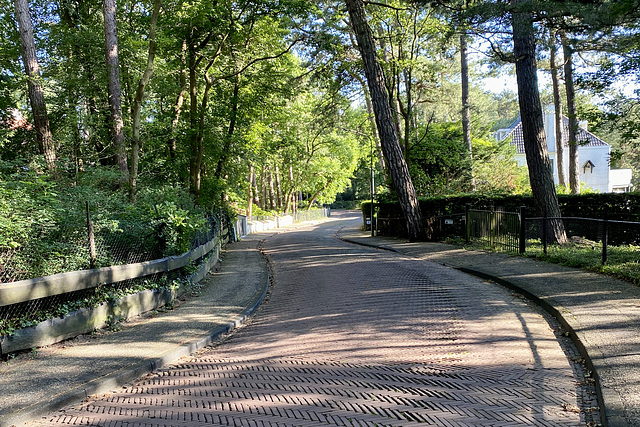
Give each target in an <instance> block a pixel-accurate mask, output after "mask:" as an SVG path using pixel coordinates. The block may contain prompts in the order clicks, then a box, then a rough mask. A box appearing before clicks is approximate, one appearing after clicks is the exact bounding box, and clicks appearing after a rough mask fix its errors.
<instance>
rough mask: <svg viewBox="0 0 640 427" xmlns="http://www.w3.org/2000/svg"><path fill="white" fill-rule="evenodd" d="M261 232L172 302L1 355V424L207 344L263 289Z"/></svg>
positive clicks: (249, 308) (231, 249)
mask: <svg viewBox="0 0 640 427" xmlns="http://www.w3.org/2000/svg"><path fill="white" fill-rule="evenodd" d="M260 239H261V238H260V237H257V236H249V237H248V238H246V239H244V240H243V241H241V242H237V243H233V244H229V245H227V247H226V249H225V251H224V252H223V262H222V263H221V266H220V270H219V271H218V272H217V273H215V274H210V275H208V276H207V278H206V279H205V280H204V281H203V282H201V291H200V293H198V294H197V295H191V296H189V297H188V298H187V300H186V301H185V302H183V303H181V304H180V305H179V306H178V307H177V308H175V309H174V310H171V311H165V312H159V313H158V314H157V315H155V316H152V317H148V316H147V317H142V318H138V319H136V320H133V321H131V322H126V323H122V329H121V330H119V331H117V332H107V333H104V332H99V333H97V334H95V335H86V336H81V337H78V338H77V339H73V340H69V341H65V342H62V343H59V344H56V345H52V346H49V347H45V348H42V349H38V350H34V351H33V352H32V353H31V354H23V355H21V356H19V357H16V358H15V359H10V360H8V361H5V362H0V426H2V427H5V426H6V427H9V426H12V425H21V424H22V423H23V422H24V421H28V420H33V419H37V418H39V417H41V416H44V415H46V414H48V413H49V412H51V411H54V410H58V409H60V408H61V407H64V406H65V405H68V404H72V403H78V402H81V401H82V400H84V399H85V398H86V397H87V396H89V395H92V394H98V393H104V392H107V391H109V390H112V389H113V388H116V387H118V386H121V385H123V384H125V383H127V382H130V381H132V380H134V379H136V378H138V377H140V376H142V375H144V374H147V373H149V372H151V371H154V370H156V369H157V368H160V367H162V366H166V365H168V364H170V363H174V362H176V361H177V360H178V359H179V358H181V357H183V356H187V355H189V354H191V353H193V352H194V351H196V350H197V349H199V348H202V347H205V346H206V345H208V344H210V343H211V342H212V341H213V340H216V339H217V338H219V337H220V336H222V335H223V334H224V333H226V332H228V331H229V330H231V329H233V328H235V327H236V326H238V325H239V324H241V323H242V322H243V321H244V320H245V319H246V318H247V316H248V315H249V314H250V313H252V312H253V310H255V308H256V307H257V306H258V305H259V303H260V302H262V300H263V298H264V297H265V295H266V291H267V287H268V272H267V268H266V265H265V262H264V258H263V257H262V255H261V254H260V252H259V250H258V245H259V243H260Z"/></svg>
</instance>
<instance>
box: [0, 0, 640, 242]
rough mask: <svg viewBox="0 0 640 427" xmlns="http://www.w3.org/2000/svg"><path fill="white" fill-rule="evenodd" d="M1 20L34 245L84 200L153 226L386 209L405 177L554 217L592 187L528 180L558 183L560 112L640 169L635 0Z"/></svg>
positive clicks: (1, 64) (257, 1)
mask: <svg viewBox="0 0 640 427" xmlns="http://www.w3.org/2000/svg"><path fill="white" fill-rule="evenodd" d="M0 6H1V7H0V69H1V70H2V75H1V76H0V158H1V167H0V191H1V199H0V204H1V206H0V209H1V210H2V213H1V215H2V219H1V220H0V235H2V237H1V238H0V246H3V247H10V246H12V245H13V246H16V245H20V244H22V243H21V242H20V241H19V239H18V237H16V236H17V235H18V234H20V233H24V231H21V230H24V227H25V224H31V223H32V222H33V221H31V220H28V219H25V218H24V217H25V216H32V217H38V216H39V217H41V218H42V217H44V218H49V217H52V218H53V217H56V218H58V219H59V218H60V217H63V216H64V214H62V213H61V212H63V211H65V210H69V209H71V208H69V207H68V204H69V203H70V201H71V200H73V202H74V203H75V204H77V205H78V207H77V209H79V211H80V212H81V210H82V208H83V207H84V203H85V201H91V202H92V203H97V204H98V206H103V207H104V209H107V210H111V211H116V210H118V209H125V208H124V206H128V207H127V208H126V209H129V211H128V212H129V213H131V212H138V211H139V212H145V213H144V214H142V213H140V214H139V216H140V217H141V218H143V217H144V218H146V217H147V216H146V215H148V212H150V209H151V208H150V206H154V209H155V211H156V213H157V212H158V208H157V206H158V205H163V206H165V207H166V206H174V208H173V210H172V212H171V215H174V216H175V215H176V214H178V213H180V212H181V211H180V210H185V209H187V210H188V209H192V208H190V207H189V208H188V206H192V207H193V209H196V208H197V209H202V208H207V209H208V208H210V207H224V208H228V209H233V210H234V211H235V212H237V213H243V214H246V215H256V214H261V213H266V212H285V213H286V212H290V211H292V210H296V209H301V208H310V207H312V206H314V205H320V204H324V203H331V202H333V201H334V200H335V198H336V195H338V194H340V197H341V198H342V199H353V200H358V199H367V198H368V197H370V188H369V185H370V176H371V174H374V175H375V183H376V185H375V187H376V188H375V192H376V194H378V195H379V197H395V195H396V194H397V195H398V196H400V199H401V200H402V199H403V197H404V196H403V194H404V188H405V185H404V184H405V181H408V182H410V184H411V187H412V189H411V191H410V192H409V193H410V194H413V195H415V196H417V197H421V196H432V195H438V194H454V193H464V192H472V191H477V192H500V193H522V192H533V194H534V198H535V199H536V203H537V204H539V205H540V206H543V207H545V209H546V207H549V206H552V205H553V203H554V202H553V198H554V197H555V194H556V191H566V192H569V191H571V192H577V191H579V183H577V184H576V182H575V174H572V173H570V174H569V175H570V176H569V177H566V179H565V178H563V179H562V182H561V187H562V188H561V189H556V188H553V183H552V182H551V187H550V186H549V182H548V180H547V181H544V180H540V182H538V178H537V176H538V175H536V177H534V178H532V176H533V175H531V170H534V168H536V167H538V168H540V170H541V171H544V172H545V173H546V169H548V167H547V166H546V163H545V160H544V157H543V156H542V155H541V153H539V152H538V151H536V150H538V149H539V148H540V147H541V146H542V145H543V142H542V141H543V140H544V133H542V134H540V123H541V122H540V120H539V116H540V111H541V105H542V104H552V103H553V104H555V105H556V106H557V107H559V108H557V110H558V111H563V112H564V114H565V115H566V116H567V117H569V119H570V121H571V122H570V123H571V126H570V128H572V127H573V123H577V120H578V119H588V120H589V122H590V130H592V131H593V132H594V133H596V134H597V135H598V136H600V137H601V138H603V139H605V140H606V141H607V142H609V143H610V144H612V146H613V151H612V157H611V162H612V165H614V166H617V167H626V168H632V169H634V172H635V174H634V176H635V177H636V180H637V177H638V176H639V174H640V148H639V146H638V138H639V134H638V132H639V131H640V126H639V123H640V122H639V121H638V120H637V115H638V114H640V113H639V111H640V110H639V104H638V98H637V97H636V95H637V94H636V93H635V92H634V91H633V90H632V89H633V88H634V87H637V83H638V82H637V78H638V75H637V70H638V66H637V62H638V61H639V60H640V50H639V46H640V43H638V37H639V33H638V23H640V5H638V4H637V2H635V1H631V0H615V1H614V0H594V1H584V0H572V1H560V0H555V1H553V0H546V1H529V0H511V1H506V0H493V1H475V0H465V1H447V2H445V1H413V2H411V1H401V0H381V1H375V2H374V1H362V0H347V1H344V2H342V1H335V2H331V1H326V2H324V1H319V2H311V1H302V0H271V1H269V0H253V1H250V0H241V1H227V0H189V1H177V0H164V1H163V0H153V1H143V2H140V1H129V0H118V1H116V0H103V1H97V0H83V1H80V0H58V1H45V0H36V1H30V2H29V1H27V0H14V1H13V2H11V1H9V0H0ZM356 20H357V22H356ZM356 23H357V24H358V25H356ZM369 42H371V43H369ZM367 51H368V53H370V54H371V55H367ZM372 73H373V74H372ZM488 77H494V78H495V77H498V78H501V79H512V78H515V79H517V83H518V85H517V92H511V91H509V90H504V91H502V92H500V93H496V92H494V91H492V90H490V88H489V87H488V86H487V83H486V82H487V80H486V79H487V78H488ZM374 78H376V79H377V80H374ZM538 79H540V82H538ZM547 81H548V83H547ZM376 85H377V86H376ZM623 89H624V90H623ZM382 101H384V106H382V104H380V102H382ZM383 113H384V114H387V115H386V116H384V119H381V118H380V117H381V116H380V114H383ZM518 114H521V116H522V120H523V125H524V127H523V132H524V135H525V140H526V141H530V142H529V143H527V149H528V151H527V160H528V161H529V162H534V158H535V157H536V156H538V155H540V156H541V157H540V159H539V161H535V162H536V163H535V164H534V163H529V171H530V174H529V175H527V173H526V171H525V170H524V169H523V168H521V167H518V166H517V164H516V162H515V160H514V157H513V155H514V152H513V148H512V147H510V146H509V145H508V144H505V143H499V142H497V141H496V140H495V139H494V138H493V137H492V132H493V131H494V130H495V129H497V128H500V127H505V126H507V125H508V124H509V123H510V122H512V121H513V120H514V119H516V118H517V117H518ZM388 138H391V141H392V142H389V141H390V140H389V139H388ZM541 138H542V139H541ZM571 141H572V140H571V139H570V147H569V149H570V150H574V149H576V146H577V145H576V142H575V139H574V140H573V143H571ZM389 147H391V148H393V149H394V150H396V151H389V150H390V149H391V148H389ZM394 153H395V154H394ZM394 156H395V157H394ZM398 156H399V157H398ZM547 161H548V159H547ZM570 167H571V168H573V166H571V165H570ZM398 168H403V169H398ZM545 168H546V169H545ZM571 168H570V170H571V171H575V170H574V168H573V169H571ZM401 171H406V173H404V174H403V173H400V172H401ZM545 173H540V174H539V175H540V176H544V175H545ZM636 184H638V182H636ZM407 188H408V187H407ZM409 193H407V197H409V196H410V194H409ZM109 197H113V199H112V200H115V201H112V202H109V203H107V202H106V201H104V200H106V199H108V198H109ZM412 197H414V196H412ZM100 200H102V201H100ZM186 200H188V202H187V201H186ZM406 200H407V201H409V200H410V198H407V199H406ZM145 203H146V204H145ZM407 203H409V202H407ZM556 204H557V203H556ZM141 205H142V207H141ZM51 206H54V207H55V209H54V208H51ZM116 206H118V207H116ZM52 209H53V211H52ZM73 209H76V207H74V208H73ZM166 209H168V210H171V209H169V208H166ZM179 211H180V212H179ZM52 212H53V213H52ZM549 212H553V211H552V210H550V211H549ZM18 216H19V217H20V219H19V220H18V219H16V218H17V217H18Z"/></svg>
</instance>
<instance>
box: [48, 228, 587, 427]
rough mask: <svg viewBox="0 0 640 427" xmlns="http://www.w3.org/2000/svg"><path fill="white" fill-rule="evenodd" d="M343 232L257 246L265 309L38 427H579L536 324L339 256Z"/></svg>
mask: <svg viewBox="0 0 640 427" xmlns="http://www.w3.org/2000/svg"><path fill="white" fill-rule="evenodd" d="M346 223H347V222H346V220H342V221H340V220H336V221H332V222H328V223H324V224H319V225H317V226H313V227H305V228H302V229H299V230H297V231H295V232H294V231H290V232H285V233H281V234H278V235H275V236H272V237H270V238H268V239H267V240H266V241H265V242H264V244H263V248H264V251H265V253H266V254H267V256H268V258H269V260H270V262H271V264H272V266H273V273H274V278H275V280H274V286H273V289H272V291H271V294H270V296H269V300H268V301H267V303H265V305H264V306H263V307H262V308H261V309H260V311H259V312H258V313H257V314H256V316H255V318H254V319H253V320H252V321H251V322H250V323H249V324H248V325H247V326H246V327H244V328H241V329H239V330H237V331H236V332H235V333H234V334H232V335H231V336H230V337H228V338H227V339H226V340H225V342H224V343H222V344H220V345H218V346H216V347H213V348H208V349H206V350H205V351H202V352H200V353H199V354H197V355H195V356H193V357H190V358H188V359H187V360H185V361H184V362H183V363H181V364H178V365H176V366H174V367H172V368H169V369H165V370H161V371H159V372H157V373H155V374H151V375H149V376H148V377H146V378H145V379H143V380H140V381H139V382H138V383H136V384H133V385H132V386H130V387H127V388H123V389H121V390H117V391H114V392H113V393H112V394H110V395H106V396H101V397H99V398H97V399H95V400H91V401H89V402H86V403H84V404H82V405H79V406H77V407H74V408H68V409H66V410H65V411H63V412H60V413H56V414H52V415H51V416H50V417H49V418H48V419H47V420H46V421H43V422H42V423H39V424H38V425H61V424H62V425H87V424H89V425H101V426H200V425H211V424H216V425H234V426H263V425H267V426H270V425H279V426H313V425H318V426H319V425H326V424H335V425H370V426H373V425H379V426H382V425H394V426H396V425H413V424H416V423H427V424H431V425H442V426H467V425H473V426H485V425H487V426H489V425H490V426H511V425H518V426H520V425H535V426H565V425H584V423H582V424H581V421H580V414H578V412H577V410H576V409H577V406H576V405H577V400H578V397H577V394H579V393H577V391H576V390H577V385H576V384H577V383H576V379H575V378H574V375H573V372H572V368H571V366H570V364H569V362H568V361H567V356H566V355H565V353H564V352H563V350H562V348H561V346H560V345H559V344H558V341H557V340H556V337H555V335H554V332H553V330H552V329H551V328H550V326H549V324H548V323H547V322H546V321H545V320H544V318H543V317H542V316H541V315H540V314H538V313H537V312H536V311H535V310H534V309H532V308H531V307H529V306H528V305H527V304H526V303H525V302H523V301H522V300H521V299H520V298H518V297H516V296H514V295H511V294H510V293H509V292H508V291H505V290H504V289H503V288H501V287H499V286H497V285H493V284H490V283H485V282H483V281H481V280H478V279H476V278H472V277H470V276H467V275H464V274H462V273H460V272H457V271H453V270H450V269H448V268H445V267H442V266H439V265H436V264H431V263H426V262H422V261H416V260H413V259H410V258H405V257H403V256H399V255H397V254H394V253H389V252H383V251H377V250H373V249H369V248H364V247H359V246H355V245H350V244H347V243H344V242H341V241H339V240H338V239H337V238H336V237H335V232H336V230H338V229H339V228H340V227H341V226H344V225H345V224H346Z"/></svg>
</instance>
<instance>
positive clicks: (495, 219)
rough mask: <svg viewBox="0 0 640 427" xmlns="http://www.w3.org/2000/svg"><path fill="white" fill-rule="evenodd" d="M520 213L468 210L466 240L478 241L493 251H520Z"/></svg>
mask: <svg viewBox="0 0 640 427" xmlns="http://www.w3.org/2000/svg"><path fill="white" fill-rule="evenodd" d="M520 222H521V219H520V213H517V212H505V211H502V210H475V209H473V210H472V209H467V212H466V236H465V239H466V240H467V241H469V240H472V239H474V240H477V241H480V242H483V243H485V244H486V245H488V246H489V247H491V248H492V249H495V248H498V247H499V248H501V249H503V250H505V251H507V252H518V251H519V250H520Z"/></svg>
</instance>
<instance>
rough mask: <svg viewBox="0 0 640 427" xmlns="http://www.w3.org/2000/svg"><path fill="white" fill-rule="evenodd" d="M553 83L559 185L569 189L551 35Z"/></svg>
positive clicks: (558, 86) (553, 46)
mask: <svg viewBox="0 0 640 427" xmlns="http://www.w3.org/2000/svg"><path fill="white" fill-rule="evenodd" d="M550 48H551V49H550V50H551V56H550V62H551V67H550V68H551V83H552V86H553V108H554V110H555V114H554V120H555V136H556V165H557V168H558V183H559V184H560V186H561V187H564V188H566V187H567V176H566V173H565V164H564V143H563V141H562V133H563V132H562V128H563V127H564V126H563V123H562V101H561V97H560V79H559V78H558V60H557V48H556V40H555V36H554V35H553V34H552V35H551V46H550Z"/></svg>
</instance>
